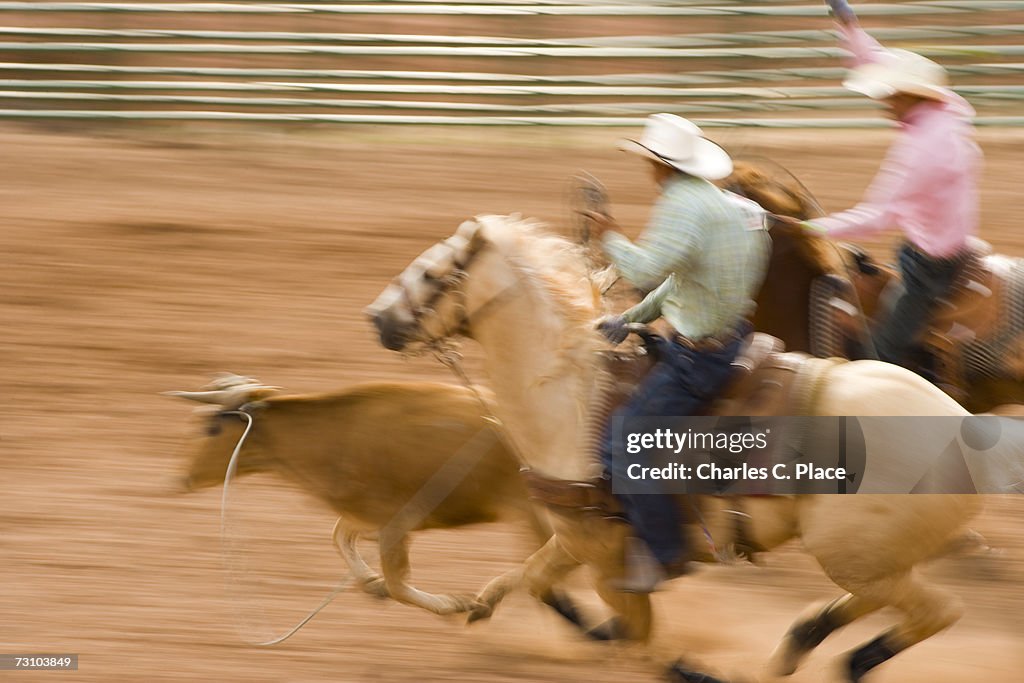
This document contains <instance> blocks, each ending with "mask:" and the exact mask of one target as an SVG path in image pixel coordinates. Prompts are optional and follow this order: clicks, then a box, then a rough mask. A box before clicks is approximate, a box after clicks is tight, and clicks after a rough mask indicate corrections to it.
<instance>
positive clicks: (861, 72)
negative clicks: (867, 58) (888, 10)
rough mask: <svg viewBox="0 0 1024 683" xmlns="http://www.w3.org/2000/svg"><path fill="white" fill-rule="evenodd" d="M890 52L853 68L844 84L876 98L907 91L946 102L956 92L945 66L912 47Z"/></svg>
mask: <svg viewBox="0 0 1024 683" xmlns="http://www.w3.org/2000/svg"><path fill="white" fill-rule="evenodd" d="M888 52H889V54H888V55H886V59H885V60H884V61H881V62H873V63H871V64H863V65H861V66H858V67H857V68H856V69H853V70H852V71H851V72H850V75H849V76H848V77H847V78H846V80H845V81H843V85H844V86H845V87H846V88H848V89H850V90H852V91H854V92H859V93H861V94H862V95H867V96H868V97H870V98H871V99H873V100H879V99H883V98H886V97H891V96H892V95H895V94H896V93H906V94H908V95H916V96H918V97H923V98H925V99H929V100H939V101H942V102H944V101H947V100H949V99H950V97H951V96H952V95H953V91H952V90H950V89H949V76H948V75H947V74H946V70H945V69H943V68H942V67H941V66H939V65H938V64H936V63H935V62H933V61H932V60H930V59H928V58H927V57H922V56H921V55H919V54H917V53H916V52H910V51H909V50H898V49H897V50H889V51H888Z"/></svg>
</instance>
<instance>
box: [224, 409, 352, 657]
mask: <svg viewBox="0 0 1024 683" xmlns="http://www.w3.org/2000/svg"><path fill="white" fill-rule="evenodd" d="M223 414H224V415H239V416H241V417H242V418H244V419H245V420H246V425H245V429H244V430H243V431H242V436H241V437H239V439H238V443H237V444H235V449H234V450H233V451H232V452H231V459H230V460H228V467H227V470H226V471H225V472H224V491H223V493H221V498H220V549H221V563H222V564H223V565H224V567H225V568H226V569H227V576H228V578H230V579H237V577H236V576H235V575H234V572H233V571H232V569H231V563H230V562H229V561H228V554H229V553H228V549H227V548H228V545H229V543H228V538H227V536H228V534H227V512H228V486H229V484H230V483H231V479H232V478H234V476H235V472H236V470H237V469H238V459H239V456H240V455H241V453H242V446H243V445H244V444H245V440H246V439H247V438H248V437H249V432H251V431H252V425H253V419H252V415H250V414H249V413H248V412H247V411H246V410H245V406H242V407H241V408H239V409H238V410H230V411H225V412H224V413H223ZM352 580H353V576H352V573H351V572H349V573H348V574H346V575H345V576H343V577H342V578H341V580H340V581H339V582H338V585H336V586H335V587H334V590H332V591H331V592H330V593H328V594H327V596H326V597H324V599H323V600H322V601H321V602H320V604H319V605H318V606H317V607H316V609H314V610H313V611H312V612H310V613H309V614H307V615H306V617H305V618H304V619H302V621H300V622H299V623H298V624H296V625H295V626H294V627H292V628H291V629H290V630H289V631H287V632H286V633H285V634H284V635H282V636H278V637H277V638H271V639H270V640H264V641H257V642H253V643H251V644H253V645H259V646H262V647H266V646H269V645H277V644H279V643H283V642H284V641H286V640H288V639H289V638H291V637H292V636H293V635H295V634H296V633H298V631H299V629H301V628H302V627H303V626H305V625H306V624H307V623H309V621H310V620H311V619H312V618H313V617H315V616H316V615H317V614H319V613H320V610H322V609H323V608H324V607H327V605H329V604H330V603H331V601H332V600H334V598H336V597H337V596H338V595H339V594H340V593H342V592H344V591H345V589H347V588H348V587H349V586H350V585H351V584H352Z"/></svg>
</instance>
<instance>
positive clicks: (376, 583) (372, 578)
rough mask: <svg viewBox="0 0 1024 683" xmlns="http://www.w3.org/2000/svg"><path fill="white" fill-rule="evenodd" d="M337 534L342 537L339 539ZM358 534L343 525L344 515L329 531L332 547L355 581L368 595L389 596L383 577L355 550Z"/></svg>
mask: <svg viewBox="0 0 1024 683" xmlns="http://www.w3.org/2000/svg"><path fill="white" fill-rule="evenodd" d="M339 536H342V537H343V538H341V539H339ZM359 536H360V533H359V532H358V531H356V530H355V529H351V528H349V527H347V526H346V525H345V518H344V517H338V521H337V522H335V523H334V531H332V532H331V540H332V541H334V547H335V548H337V549H338V554H339V555H341V559H343V560H345V564H347V565H348V568H349V571H351V572H352V576H353V577H354V578H355V580H356V583H357V584H359V587H360V588H362V589H363V591H364V592H366V593H369V594H370V595H373V596H376V597H378V598H386V597H389V595H388V587H387V585H385V582H384V577H383V576H381V575H380V574H378V573H377V572H375V571H373V569H372V568H371V567H370V565H368V564H366V561H365V560H363V556H362V555H360V554H359V551H358V550H356V541H357V540H359Z"/></svg>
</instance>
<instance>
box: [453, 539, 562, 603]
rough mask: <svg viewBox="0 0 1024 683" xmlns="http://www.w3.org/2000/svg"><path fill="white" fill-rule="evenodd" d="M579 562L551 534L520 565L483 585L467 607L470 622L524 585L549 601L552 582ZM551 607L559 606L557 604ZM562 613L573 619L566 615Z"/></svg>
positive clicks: (537, 596) (531, 591) (560, 578)
mask: <svg viewBox="0 0 1024 683" xmlns="http://www.w3.org/2000/svg"><path fill="white" fill-rule="evenodd" d="M579 565H580V563H579V561H578V560H577V559H576V558H575V557H573V556H572V555H570V554H569V553H568V552H566V550H565V548H564V547H562V544H561V543H559V541H558V536H557V535H556V536H552V537H551V538H549V539H548V542H547V543H545V544H544V545H543V546H541V548H540V549H539V550H538V551H537V552H535V553H534V554H533V555H530V556H529V557H528V558H526V561H524V562H523V564H522V565H521V566H519V567H516V568H515V569H513V570H511V571H508V572H505V573H504V574H502V575H501V576H498V577H497V578H494V579H492V580H491V581H490V582H489V583H488V584H487V585H486V586H484V588H483V590H481V591H480V593H479V594H478V595H477V596H476V600H475V601H474V604H473V608H472V609H471V610H470V613H469V623H473V622H474V621H479V620H481V619H488V618H490V616H491V615H492V614H493V613H494V608H495V607H497V606H498V604H499V603H500V602H501V601H502V600H504V599H505V596H506V595H508V594H509V593H511V592H513V591H515V590H518V589H519V588H520V587H523V586H525V587H526V589H527V590H528V591H529V592H530V594H531V595H533V596H534V597H536V598H538V599H540V600H541V601H544V602H548V604H550V602H549V599H550V598H551V597H552V590H551V588H552V586H554V585H555V584H556V583H558V582H559V581H561V580H562V579H563V578H565V576H566V575H567V574H568V573H569V572H571V571H572V570H573V569H575V568H576V567H578V566H579ZM552 607H554V608H555V609H556V610H558V607H557V606H555V605H552ZM559 611H560V610H559ZM563 616H566V618H567V619H569V620H570V621H574V619H572V618H571V617H570V616H568V615H563Z"/></svg>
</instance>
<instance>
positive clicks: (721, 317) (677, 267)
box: [604, 174, 771, 339]
mask: <svg viewBox="0 0 1024 683" xmlns="http://www.w3.org/2000/svg"><path fill="white" fill-rule="evenodd" d="M604 251H605V254H606V255H607V256H608V258H609V259H610V260H611V262H612V263H613V264H615V266H616V268H618V270H619V272H620V273H621V274H622V276H623V277H625V278H626V279H627V280H629V281H630V282H632V283H633V284H634V285H635V286H637V287H639V288H640V289H642V290H645V291H650V290H653V291H650V293H649V294H648V295H647V296H646V297H645V298H644V300H643V301H641V302H640V303H639V304H637V305H636V306H634V307H633V308H630V309H629V310H628V311H626V312H625V313H624V314H623V315H624V316H625V318H626V320H627V321H629V322H640V323H647V322H651V321H652V320H656V319H657V318H659V317H664V318H665V320H667V321H668V322H669V324H671V325H672V327H674V328H675V329H676V331H677V332H679V334H681V335H683V336H684V337H688V338H690V339H700V338H701V337H706V336H709V335H717V334H721V333H723V332H725V331H727V330H729V329H731V328H733V327H735V326H736V324H737V323H738V322H739V320H740V319H741V318H743V317H745V316H749V315H750V314H751V313H753V311H754V308H755V304H754V297H755V296H756V295H757V292H758V290H759V289H760V287H761V282H762V280H764V275H765V272H766V270H767V267H768V257H769V256H770V253H771V240H770V238H769V237H768V233H767V231H766V230H765V217H764V211H762V210H761V208H760V207H759V206H757V204H754V203H753V202H750V201H748V200H746V199H743V198H742V197H739V196H737V195H733V194H731V193H728V192H723V191H722V190H720V189H718V188H717V187H715V186H714V185H712V184H711V183H709V182H708V181H706V180H703V179H701V178H696V177H693V176H689V175H683V174H677V175H675V176H673V177H671V178H670V179H669V180H668V181H667V182H666V183H665V186H664V187H663V188H662V194H661V197H660V198H659V199H658V202H657V204H655V207H654V213H653V215H652V217H651V222H650V224H649V225H648V226H647V229H646V230H645V231H644V233H643V234H642V235H640V237H639V239H638V240H637V241H636V243H635V244H634V243H632V242H630V241H629V240H628V239H627V238H625V237H623V236H622V235H619V234H617V233H614V232H609V233H605V236H604Z"/></svg>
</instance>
